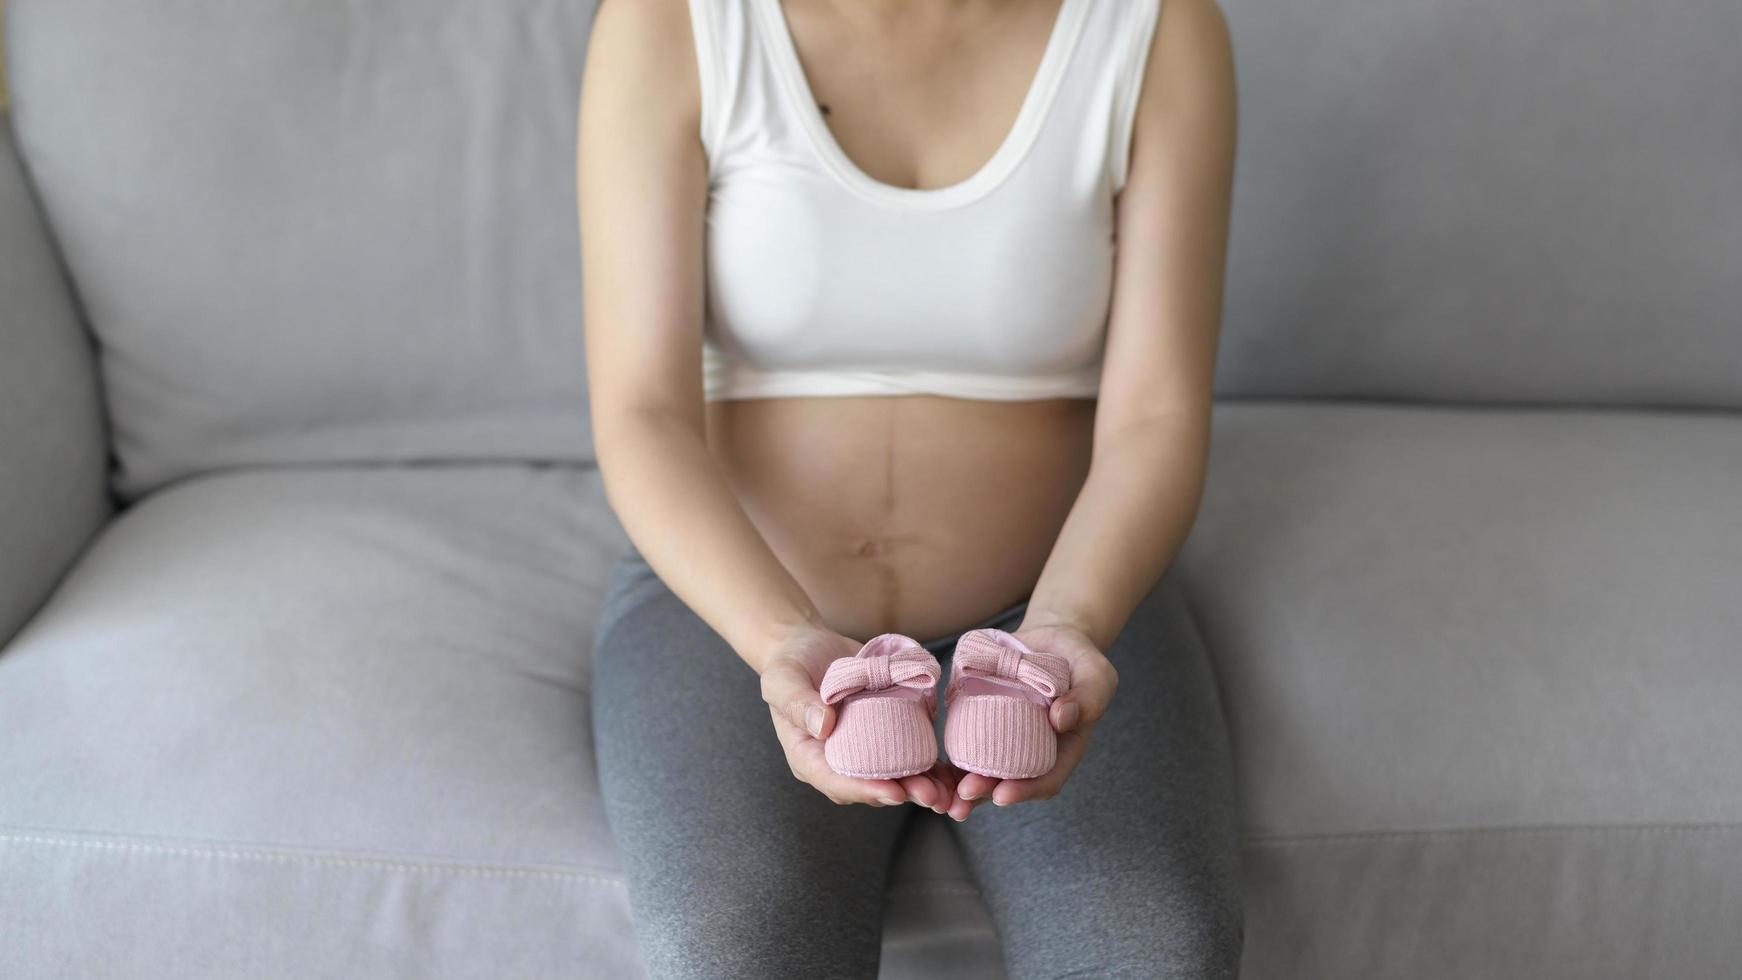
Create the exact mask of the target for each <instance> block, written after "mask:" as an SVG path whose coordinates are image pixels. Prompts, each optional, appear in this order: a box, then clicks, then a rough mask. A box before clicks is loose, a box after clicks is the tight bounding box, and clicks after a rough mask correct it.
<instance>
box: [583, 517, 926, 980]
mask: <svg viewBox="0 0 1742 980" xmlns="http://www.w3.org/2000/svg"><path fill="white" fill-rule="evenodd" d="M593 649H594V652H593V726H594V736H595V742H596V747H597V757H598V764H599V783H600V790H601V792H602V794H603V796H604V801H605V813H606V817H607V819H608V821H609V823H610V826H611V831H612V835H613V836H614V837H615V838H616V841H617V845H618V850H619V852H620V853H621V855H622V860H623V865H624V871H625V875H626V877H627V879H628V885H629V898H630V906H631V913H632V917H633V920H634V922H635V927H636V931H637V933H638V935H639V938H640V941H641V948H642V950H643V953H644V956H645V958H646V960H647V963H648V967H649V970H650V972H651V973H652V975H653V976H655V977H709V978H730V977H757V978H766V977H786V976H831V977H836V976H848V977H850V976H865V977H872V976H875V975H876V971H877V963H878V953H879V950H880V944H881V924H882V903H883V894H884V884H885V877H886V873H887V869H888V864H889V857H890V853H891V850H892V848H893V845H894V842H895V840H896V837H897V835H898V834H899V833H900V831H901V826H902V823H903V822H904V820H905V818H906V816H907V815H908V811H907V808H905V807H889V808H873V807H865V806H839V805H836V804H834V803H831V802H830V801H829V800H828V799H827V798H826V797H824V796H823V795H822V794H821V793H819V792H817V791H816V790H815V789H813V788H811V787H810V786H808V785H806V784H804V783H801V782H799V781H798V780H797V779H795V778H794V777H793V775H792V772H791V770H790V769H789V768H788V766H787V763H786V756H785V754H784V753H783V752H782V751H781V747H780V743H779V740H778V739H777V738H776V737H775V734H774V730H773V727H772V724H771V722H770V719H769V714H768V708H767V706H766V705H765V704H764V703H763V701H762V696H761V687H760V681H759V679H758V678H757V676H756V674H755V672H754V671H752V670H751V669H750V668H749V667H748V666H747V665H746V664H745V663H744V662H743V661H742V660H741V659H739V658H738V656H737V655H736V654H735V653H734V652H733V650H732V648H731V647H730V645H728V644H727V643H726V642H725V640H724V639H723V638H721V637H720V636H719V634H718V633H716V632H714V630H713V629H712V628H711V627H709V626H708V625H707V623H706V622H705V621H703V620H702V619H701V618H700V617H698V616H697V615H696V614H695V613H694V612H692V611H691V610H690V609H689V607H688V606H686V605H685V604H684V603H683V602H682V600H680V599H679V598H678V597H677V596H676V595H675V594H674V593H672V592H671V591H670V590H669V589H668V588H667V587H666V586H665V584H664V583H663V582H661V581H660V580H659V578H658V577H657V575H655V574H654V572H653V570H652V569H651V568H650V567H649V566H648V565H647V564H646V563H645V562H644V561H643V560H641V559H640V558H639V556H636V555H635V554H634V552H633V551H631V552H630V554H629V555H626V556H625V557H624V558H622V559H620V560H619V561H618V562H617V564H616V565H615V566H614V567H613V568H612V571H611V578H610V587H609V592H608V595H607V597H606V600H605V605H604V608H603V610H602V611H601V614H600V619H599V625H598V629H597V631H596V633H595V637H594V648H593Z"/></svg>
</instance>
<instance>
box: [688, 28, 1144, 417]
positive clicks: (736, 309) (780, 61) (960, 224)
mask: <svg viewBox="0 0 1742 980" xmlns="http://www.w3.org/2000/svg"><path fill="white" fill-rule="evenodd" d="M1161 2H1162V0H1063V6H1062V7H1061V8H1060V9H1059V13H1058V18H1057V20H1056V21H1055V22H1054V24H1053V28H1052V34H1051V36H1050V39H1049V40H1048V42H1047V44H1046V47H1045V50H1044V53H1043V54H1042V56H1041V61H1040V67H1039V71H1038V72H1037V73H1036V75H1035V76H1034V77H1033V82H1032V84H1031V86H1030V88H1029V89H1028V92H1027V95H1026V100H1025V101H1024V102H1023V103H1022V108H1021V110H1020V112H1019V114H1018V115H1017V117H1016V122H1015V125H1014V127H1013V128H1012V129H1011V130H1010V131H1009V133H1008V135H1007V136H1006V138H1005V140H1004V142H1003V144H1002V145H1000V146H999V147H998V149H997V151H996V152H995V153H994V154H993V155H992V158H991V159H990V160H989V161H987V163H986V164H985V165H984V166H983V167H982V168H981V169H980V170H979V171H978V172H977V173H975V174H974V175H973V176H971V177H968V178H967V179H965V180H962V181H960V182H958V183H955V184H951V185H949V186H947V187H941V188H932V189H916V188H907V187H898V186H895V185H893V184H886V183H883V182H881V181H878V180H876V179H874V178H872V177H871V176H870V175H868V174H866V173H865V172H864V171H862V170H860V169H859V168H858V166H857V165H855V164H854V163H853V161H852V160H851V159H849V158H848V157H847V155H846V153H845V152H844V151H843V150H842V149H841V147H840V144H839V143H837V142H836V140H835V139H834V136H833V134H832V133H831V132H830V130H829V128H828V125H827V124H826V123H825V122H824V121H823V115H822V113H821V111H820V110H819V109H818V108H817V105H816V100H815V98H814V97H813V95H812V93H811V91H810V87H809V83H808V81H807V80H806V78H805V75H804V73H803V69H802V67H801V63H800V61H799V57H798V49H797V46H796V45H795V44H794V42H793V40H792V34H791V33H790V29H789V27H788V24H787V21H786V17H785V12H784V10H783V9H782V7H781V2H780V0H689V7H690V18H691V24H692V28H693V34H694V37H695V41H696V55H697V66H698V68H699V71H700V77H701V133H700V136H701V141H702V146H703V148H704V150H705V151H706V153H707V158H708V185H709V186H708V212H707V222H706V224H707V244H706V262H705V265H706V269H707V271H706V279H707V289H706V303H705V306H706V317H705V321H704V330H703V335H704V336H703V344H702V375H703V390H704V398H705V399H706V400H707V401H717V400H722V399H742V398H778V397H794V396H818V395H900V394H915V393H925V394H936V395H947V396H953V397H958V398H979V399H995V400H1027V399H1040V398H1095V397H1096V396H1097V395H1098V393H1099V391H1100V375H1101V359H1102V353H1103V350H1104V348H1105V342H1106V327H1107V315H1108V311H1109V309H1110V304H1111V299H1112V281H1113V255H1114V250H1115V245H1116V242H1115V236H1114V209H1113V198H1114V195H1115V194H1116V193H1117V192H1118V191H1119V190H1120V189H1121V188H1122V187H1123V186H1124V184H1125V175H1126V169H1127V167H1128V165H1129V156H1130V141H1131V130H1132V122H1133V118H1134V115H1135V111H1136V106H1137V101H1138V93H1139V90H1140V89H1141V86H1142V79H1143V71H1144V64H1145V61H1146V60H1147V56H1148V52H1149V44H1150V41H1149V39H1150V37H1151V35H1152V34H1153V31H1154V28H1155V24H1156V21H1157V18H1158V15H1159V12H1160V4H1161Z"/></svg>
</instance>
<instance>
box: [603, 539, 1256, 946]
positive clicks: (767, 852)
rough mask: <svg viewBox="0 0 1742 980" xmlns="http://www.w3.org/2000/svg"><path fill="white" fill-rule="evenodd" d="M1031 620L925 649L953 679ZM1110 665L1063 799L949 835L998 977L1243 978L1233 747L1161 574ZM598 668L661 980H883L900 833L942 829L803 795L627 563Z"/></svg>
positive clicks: (616, 792) (612, 770)
mask: <svg viewBox="0 0 1742 980" xmlns="http://www.w3.org/2000/svg"><path fill="white" fill-rule="evenodd" d="M1026 607H1027V602H1026V601H1025V602H1020V603H1018V604H1016V605H1014V606H1012V607H1010V608H1009V609H1007V610H1005V611H1003V612H1001V613H998V614H997V615H995V616H993V617H992V618H990V619H988V620H986V621H984V622H981V623H975V624H972V625H970V626H964V627H963V628H962V630H959V631H957V632H955V633H951V634H949V635H946V636H940V637H934V638H931V639H929V640H922V642H924V643H925V645H926V647H927V649H929V650H931V651H932V653H933V654H934V655H936V656H937V657H938V658H939V660H940V662H942V664H943V666H944V669H945V670H946V671H947V670H948V669H949V661H948V659H947V657H948V655H949V653H950V651H951V650H952V648H953V647H954V644H955V638H956V637H957V636H958V635H960V633H961V632H962V631H965V630H967V629H971V628H974V627H977V626H997V627H1000V628H1003V629H1009V630H1014V629H1016V628H1017V626H1018V625H1020V623H1021V619H1022V616H1023V613H1024V610H1025V609H1026ZM1105 653H1106V656H1107V658H1108V659H1109V660H1111V661H1112V663H1113V666H1114V668H1115V669H1116V670H1118V672H1119V692H1118V694H1117V695H1116V696H1115V697H1114V699H1113V703H1112V706H1111V707H1110V708H1109V710H1108V712H1107V714H1106V715H1105V716H1104V717H1103V718H1102V719H1101V721H1100V723H1099V724H1098V725H1097V726H1096V727H1095V734H1094V736H1093V738H1092V739H1091V741H1090V743H1089V748H1088V752H1087V754H1086V755H1085V756H1084V758H1083V761H1082V763H1081V764H1080V765H1079V766H1078V767H1077V770H1076V772H1075V773H1073V774H1072V776H1071V778H1070V780H1069V781H1068V782H1066V784H1065V787H1064V789H1063V790H1062V791H1061V792H1060V793H1059V794H1058V795H1057V796H1055V797H1054V798H1053V799H1051V800H1046V801H1038V802H1030V803H1019V804H1015V805H1012V806H1009V807H995V806H992V805H991V804H990V803H986V804H983V805H981V806H978V807H976V808H975V810H974V812H973V814H972V815H970V816H969V817H968V819H967V820H966V821H965V822H963V823H961V824H956V823H955V822H954V821H949V823H950V826H951V827H952V828H953V829H954V830H955V831H956V833H957V835H958V840H959V841H960V842H961V845H962V848H963V850H964V852H965V854H966V856H967V859H968V865H969V867H970V869H972V871H973V873H974V876H975V878H976V879H977V881H978V883H979V885H980V890H981V894H982V895H983V896H984V899H985V901H986V904H987V907H988V908H989V909H990V911H991V914H992V920H993V922H994V924H995V925H996V926H997V929H998V933H999V937H1000V940H1001V943H1002V946H1003V949H1004V958H1005V969H1006V970H1007V971H1008V974H1009V975H1010V976H1011V977H1013V978H1029V977H1064V976H1072V977H1090V976H1093V977H1113V976H1117V977H1146V978H1161V977H1227V978H1232V977H1236V976H1237V975H1238V973H1239V960H1240V952H1241V943H1242V939H1243V934H1244V913H1243V909H1242V905H1241V875H1240V865H1239V850H1238V839H1237V835H1236V832H1235V824H1234V808H1233V787H1232V779H1231V773H1230V769H1229V750H1228V742H1227V734H1226V730H1225V728H1224V724H1223V716H1222V709H1221V704H1220V701H1219V700H1218V697H1217V693H1216V687H1215V681H1214V677H1213V676H1212V674H1211V669H1210V664H1209V661H1208V659H1207V657H1206V656H1205V652H1204V648H1203V644H1202V642H1201V641H1200V639H1199V637H1198V634H1197V631H1196V628H1195V626H1194V625H1193V623H1192V621H1191V619H1190V617H1189V615H1188V613H1187V611H1186V608H1185V606H1184V603H1183V601H1182V598H1181V596H1180V595H1179V592H1178V589H1177V587H1176V585H1175V584H1174V581H1173V579H1172V578H1171V577H1169V576H1165V575H1164V576H1163V577H1162V579H1161V581H1160V582H1158V583H1157V584H1156V587H1155V588H1153V589H1152V590H1151V591H1150V593H1149V595H1148V596H1147V597H1145V599H1144V600H1143V602H1142V604H1141V605H1140V606H1139V607H1138V608H1137V610H1136V611H1135V612H1134V613H1133V614H1132V617H1131V619H1130V621H1129V623H1128V624H1127V625H1126V627H1125V629H1124V631H1123V632H1122V633H1120V635H1119V637H1118V639H1117V640H1115V641H1114V643H1113V644H1112V646H1111V648H1110V649H1108V650H1106V651H1105ZM593 657H594V662H593V725H594V734H595V738H596V742H597V750H598V762H599V781H600V784H601V789H602V792H603V793H604V798H605V811H606V816H607V819H608V820H609V822H610V825H611V831H612V834H613V836H614V837H615V838H616V841H617V845H618V848H619V850H620V852H621V854H622V859H623V865H624V870H625V873H626V875H627V878H628V886H629V901H630V908H631V914H632V920H633V922H634V925H635V929H636V932H637V934H638V937H639V940H640V944H641V949H642V952H643V956H644V958H645V960H646V962H647V966H648V969H649V972H650V973H651V974H652V975H653V976H654V977H658V978H665V977H686V978H687V977H697V978H701V977H706V978H710V980H729V978H739V977H746V978H749V977H754V978H757V980H785V978H799V977H805V978H809V977H875V976H876V975H877V968H878V960H879V955H880V952H881V931H882V927H881V924H882V910H883V901H884V887H885V878H886V875H887V873H888V871H889V865H890V859H891V856H892V852H893V848H894V847H895V846H896V842H897V840H898V838H899V836H900V834H901V832H902V830H903V827H904V825H905V824H906V822H907V820H908V819H910V818H913V817H915V816H916V815H917V814H923V817H924V818H925V819H935V820H947V818H945V817H940V816H938V815H936V814H934V813H932V812H931V811H930V810H923V809H922V808H920V807H918V806H900V807H868V806H839V805H836V804H834V803H831V802H830V801H829V800H828V799H827V798H826V797H824V796H823V795H822V794H821V793H819V792H817V791H816V790H815V789H812V788H811V787H810V786H808V785H806V784H804V783H801V782H799V781H798V780H796V779H794V778H793V776H792V773H791V771H790V770H789V769H788V768H787V765H786V757H785V755H784V754H783V753H782V751H781V747H780V743H779V741H778V740H777V739H776V738H775V735H774V729H773V726H772V723H771V722H770V720H769V714H768V708H767V706H766V705H765V704H764V703H763V701H762V696H761V693H760V681H759V678H758V677H757V676H756V674H755V673H754V672H753V671H752V670H750V668H749V667H747V666H745V664H744V662H743V661H742V660H740V659H739V658H738V657H737V655H736V654H735V653H734V652H733V651H732V648H731V647H730V646H729V645H727V643H726V642H725V640H723V639H722V638H721V637H720V636H719V634H717V633H715V632H714V631H713V629H712V628H710V627H709V626H708V625H707V624H706V623H705V622H704V621H703V620H702V619H701V618H700V617H698V616H696V615H695V613H694V612H692V611H691V610H690V609H689V607H688V606H686V605H685V604H684V603H683V602H682V601H681V600H680V599H678V597H677V596H676V595H675V594H673V593H672V592H671V590H670V589H668V588H667V587H666V585H665V583H664V582H662V581H661V580H660V579H659V577H658V575H657V574H655V573H654V571H653V569H652V568H651V567H649V566H648V564H647V563H646V561H645V560H644V559H643V558H642V557H641V555H640V554H639V553H637V552H636V551H635V550H634V549H633V548H631V549H630V551H629V552H628V553H627V554H626V555H624V556H623V557H621V558H620V559H619V560H618V561H617V563H616V565H615V566H613V568H612V570H611V576H610V586H609V593H608V595H607V597H606V600H605V606H604V609H603V611H602V613H601V616H600V619H599V624H598V628H597V632H596V634H595V644H594V653H593ZM946 676H947V674H946ZM1012 855H1019V856H1020V858H1021V859H1020V860H1019V861H1012V860H1007V859H1006V860H1000V859H1001V858H1008V857H1010V856H1012Z"/></svg>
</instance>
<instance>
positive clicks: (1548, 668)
mask: <svg viewBox="0 0 1742 980" xmlns="http://www.w3.org/2000/svg"><path fill="white" fill-rule="evenodd" d="M1212 446H1213V448H1212V451H1211V466H1210V475H1209V479H1208V482H1207V486H1206V490H1205V495H1204V498H1203V502H1202V506H1201V508H1200V511H1199V514H1198V518H1197V521H1196V522H1195V524H1194V525H1193V528H1192V531H1191V532H1190V534H1189V535H1188V538H1187V541H1186V543H1185V545H1184V547H1183V548H1182V551H1181V554H1180V557H1179V560H1178V563H1177V570H1178V572H1179V574H1180V576H1181V580H1182V584H1183V585H1184V587H1185V589H1186V592H1187V595H1188V597H1189V600H1190V602H1191V605H1192V608H1193V610H1194V613H1195V615H1196V616H1197V618H1198V620H1199V623H1200V626H1201V628H1202V629H1203V631H1204V634H1205V639H1206V642H1207V643H1208V645H1209V648H1210V650H1211V651H1212V652H1213V653H1214V655H1215V658H1216V663H1217V669H1218V671H1219V681H1220V683H1221V684H1222V686H1223V688H1224V691H1225V702H1226V704H1227V709H1228V717H1229V725H1230V728H1231V738H1232V740H1233V745H1234V751H1235V756H1236V760H1237V762H1236V765H1237V768H1238V772H1237V777H1236V778H1237V786H1238V795H1239V798H1240V802H1241V807H1242V821H1243V832H1244V834H1245V837H1246V843H1247V847H1246V854H1247V862H1248V878H1249V882H1250V887H1249V895H1250V900H1249V910H1248V915H1249V920H1248V932H1247V935H1248V937H1249V949H1248V965H1249V967H1250V969H1251V970H1253V971H1256V972H1254V973H1253V975H1255V976H1264V977H1269V976H1293V977H1318V976H1434V977H1439V976H1486V977H1513V976H1518V977H1526V976H1529V977H1538V978H1542V977H1611V976H1613V977H1638V976H1718V975H1722V974H1723V973H1724V972H1725V971H1726V970H1730V969H1733V965H1734V963H1735V962H1738V961H1742V934H1739V933H1738V931H1737V930H1735V929H1734V928H1733V924H1734V922H1736V921H1737V919H1738V917H1739V916H1742V753H1738V752H1737V751H1736V746H1737V745H1739V744H1742V711H1738V710H1737V706H1738V705H1742V492H1739V489H1742V417H1738V416H1735V415H1726V414H1722V413H1694V412H1685V413H1678V412H1629V411H1608V410H1590V411H1581V410H1571V409H1567V410H1549V409H1528V408H1523V409H1500V408H1482V409H1454V408H1451V407H1447V406H1425V405H1423V406H1403V405H1386V404H1380V403H1359V402H1343V403H1338V402H1318V403H1302V402H1261V401H1248V402H1223V403H1221V404H1219V405H1218V407H1217V410H1216V416H1215V421H1214V435H1213V439H1212ZM1720 963H1723V964H1727V965H1726V966H1725V967H1723V968H1722V969H1720V968H1719V967H1718V964H1720Z"/></svg>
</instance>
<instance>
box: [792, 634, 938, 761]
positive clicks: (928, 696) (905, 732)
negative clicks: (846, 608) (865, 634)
mask: <svg viewBox="0 0 1742 980" xmlns="http://www.w3.org/2000/svg"><path fill="white" fill-rule="evenodd" d="M942 674H943V668H942V667H940V666H939V665H938V661H937V658H936V657H934V656H932V655H931V651H929V650H927V649H926V648H925V647H924V645H922V644H921V643H920V642H919V641H918V640H915V639H913V638H912V637H909V636H904V635H902V634H900V633H882V634H879V635H877V636H874V637H872V638H871V639H869V640H867V641H865V645H864V646H863V647H860V648H859V652H858V654H856V655H854V656H851V657H842V658H840V659H839V660H836V661H835V662H834V663H831V664H829V669H828V671H827V672H826V673H824V674H823V683H822V689H821V693H822V696H823V702H824V703H825V704H834V705H838V707H837V708H836V709H835V729H834V731H832V732H830V733H829V737H828V739H827V740H825V741H824V742H823V757H824V758H825V759H827V760H828V763H829V768H831V769H833V770H835V771H836V772H838V773H840V774H841V775H843V776H856V777H858V778H860V779H897V778H899V777H902V776H912V775H914V774H915V773H921V772H925V771H926V770H927V769H930V768H931V767H932V766H934V765H936V764H937V761H938V738H937V734H936V732H934V731H933V729H932V719H933V718H934V717H936V715H937V692H936V688H937V683H938V677H939V676H940V675H942Z"/></svg>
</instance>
